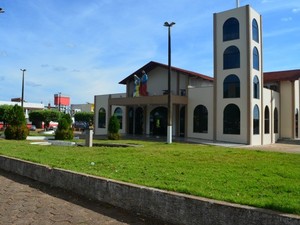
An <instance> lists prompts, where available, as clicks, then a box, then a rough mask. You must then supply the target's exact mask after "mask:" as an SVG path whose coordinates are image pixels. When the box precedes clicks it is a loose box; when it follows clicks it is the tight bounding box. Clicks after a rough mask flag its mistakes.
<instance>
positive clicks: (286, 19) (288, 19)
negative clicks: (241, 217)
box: [281, 17, 293, 22]
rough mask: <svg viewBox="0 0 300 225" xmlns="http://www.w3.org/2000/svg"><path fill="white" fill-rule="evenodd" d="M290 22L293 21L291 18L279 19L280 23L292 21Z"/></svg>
mask: <svg viewBox="0 0 300 225" xmlns="http://www.w3.org/2000/svg"><path fill="white" fill-rule="evenodd" d="M292 20H293V18H292V17H285V18H281V21H283V22H288V21H292Z"/></svg>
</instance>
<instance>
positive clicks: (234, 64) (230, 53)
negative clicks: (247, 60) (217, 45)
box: [223, 46, 240, 70]
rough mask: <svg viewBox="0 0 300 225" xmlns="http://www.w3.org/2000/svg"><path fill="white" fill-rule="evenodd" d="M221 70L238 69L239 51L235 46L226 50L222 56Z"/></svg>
mask: <svg viewBox="0 0 300 225" xmlns="http://www.w3.org/2000/svg"><path fill="white" fill-rule="evenodd" d="M223 68H224V70H226V69H234V68H240V50H239V49H238V48H237V47H236V46H230V47H228V48H226V50H225V51H224V55H223Z"/></svg>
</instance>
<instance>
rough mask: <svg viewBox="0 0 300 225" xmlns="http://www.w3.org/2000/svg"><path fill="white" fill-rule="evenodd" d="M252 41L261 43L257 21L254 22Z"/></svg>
mask: <svg viewBox="0 0 300 225" xmlns="http://www.w3.org/2000/svg"><path fill="white" fill-rule="evenodd" d="M252 40H253V41H256V42H257V43H259V31H258V24H257V21H256V19H253V20H252Z"/></svg>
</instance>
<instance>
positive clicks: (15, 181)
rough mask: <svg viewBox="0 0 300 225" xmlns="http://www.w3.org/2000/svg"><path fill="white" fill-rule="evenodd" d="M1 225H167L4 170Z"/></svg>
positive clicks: (0, 187)
mask: <svg viewBox="0 0 300 225" xmlns="http://www.w3.org/2000/svg"><path fill="white" fill-rule="evenodd" d="M0 184H1V185H0V225H10V224H14V225H17V224H22V225H29V224H30V225H35V224H36V225H48V224H49V225H50V224H59V225H76V224H85V225H88V224H101V225H108V224H109V225H152V224H161V225H162V224H163V223H159V222H158V221H153V220H150V219H145V218H142V217H140V216H138V215H133V214H129V213H128V212H126V211H124V210H121V209H118V208H115V207H112V206H110V205H106V204H102V203H99V202H92V201H88V200H86V199H84V198H81V197H80V196H77V195H75V194H70V193H69V192H66V191H63V190H61V189H58V188H50V187H49V186H46V185H43V184H41V183H39V182H36V181H33V180H30V179H27V178H24V177H21V176H18V175H15V174H11V173H7V172H4V171H2V170H0Z"/></svg>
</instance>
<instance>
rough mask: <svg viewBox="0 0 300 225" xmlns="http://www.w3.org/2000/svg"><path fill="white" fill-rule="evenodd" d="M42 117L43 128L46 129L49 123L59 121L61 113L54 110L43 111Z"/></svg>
mask: <svg viewBox="0 0 300 225" xmlns="http://www.w3.org/2000/svg"><path fill="white" fill-rule="evenodd" d="M43 115H44V119H43V121H44V122H45V127H46V128H47V127H49V125H50V122H51V121H59V118H60V117H61V115H62V113H61V112H59V111H54V110H44V111H43Z"/></svg>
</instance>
